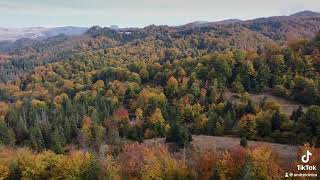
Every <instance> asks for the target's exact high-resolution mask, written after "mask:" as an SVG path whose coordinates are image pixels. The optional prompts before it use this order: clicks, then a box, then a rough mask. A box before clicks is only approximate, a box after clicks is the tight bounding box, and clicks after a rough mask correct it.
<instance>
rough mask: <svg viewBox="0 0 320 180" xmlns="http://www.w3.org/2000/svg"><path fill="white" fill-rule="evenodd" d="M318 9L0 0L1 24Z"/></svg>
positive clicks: (201, 2) (226, 0)
mask: <svg viewBox="0 0 320 180" xmlns="http://www.w3.org/2000/svg"><path fill="white" fill-rule="evenodd" d="M302 10H312V11H316V12H320V0H192V1H190V0H0V27H39V26H42V27H54V26H93V25H100V26H110V25H119V26H120V27H143V26H147V25H150V24H156V25H164V24H166V25H181V24H185V23H188V22H192V21H219V20H224V19H231V18H237V19H242V20H246V19H253V18H257V17H268V16H275V15H289V14H292V13H295V12H297V11H302Z"/></svg>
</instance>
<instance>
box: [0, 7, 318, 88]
mask: <svg viewBox="0 0 320 180" xmlns="http://www.w3.org/2000/svg"><path fill="white" fill-rule="evenodd" d="M319 30H320V16H319V14H317V13H312V14H310V13H309V14H306V13H303V12H301V13H300V14H298V13H297V14H294V15H292V16H280V17H270V18H259V19H255V20H248V21H239V20H226V21H221V22H214V23H210V22H207V23H206V22H203V23H191V24H187V25H182V26H176V27H170V26H154V25H151V26H148V27H145V28H123V29H121V28H120V29H110V28H101V27H92V28H90V29H89V30H88V32H87V33H85V34H84V35H79V36H76V37H69V36H66V35H59V36H55V37H50V38H48V39H45V40H31V39H25V38H24V39H20V40H17V41H15V42H5V41H3V42H0V69H1V72H0V75H1V76H0V82H6V81H8V80H12V79H14V78H15V77H17V76H19V75H21V74H23V73H24V72H30V71H31V70H32V69H33V68H34V67H36V66H39V65H44V64H47V63H51V62H56V61H61V60H66V59H68V58H70V57H71V56H73V55H75V54H77V53H83V52H86V51H89V52H90V51H94V50H108V49H109V48H115V47H118V48H127V49H128V48H129V49H136V48H138V46H150V47H148V48H149V49H148V50H147V52H146V53H149V54H145V55H144V56H143V57H138V58H144V59H147V60H149V59H152V61H157V62H159V61H160V62H162V61H161V60H163V59H164V57H165V56H170V54H173V55H177V56H176V57H175V58H186V57H198V56H199V55H204V54H207V53H212V52H219V51H223V50H226V49H243V50H257V49H263V48H264V47H266V46H269V45H272V44H281V45H282V44H288V43H294V42H296V41H298V40H301V39H310V38H312V37H313V36H314V35H315V34H316V33H317V32H318V31H319ZM154 48H157V49H159V50H158V52H149V51H156V50H155V49H154ZM131 51H132V50H131ZM165 53H166V54H165ZM135 55H137V54H128V56H129V57H128V58H132V57H131V56H134V57H133V58H135ZM167 58H168V57H167Z"/></svg>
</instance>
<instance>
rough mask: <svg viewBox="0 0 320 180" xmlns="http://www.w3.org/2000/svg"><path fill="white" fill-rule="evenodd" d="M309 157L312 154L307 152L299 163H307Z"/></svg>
mask: <svg viewBox="0 0 320 180" xmlns="http://www.w3.org/2000/svg"><path fill="white" fill-rule="evenodd" d="M310 156H312V153H311V152H310V151H308V150H307V154H305V155H303V156H301V161H302V162H303V163H307V162H309V160H310Z"/></svg>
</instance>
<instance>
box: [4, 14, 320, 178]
mask: <svg viewBox="0 0 320 180" xmlns="http://www.w3.org/2000/svg"><path fill="white" fill-rule="evenodd" d="M294 18H295V19H293V20H296V19H299V18H298V17H294ZM303 18H304V20H306V19H308V18H309V19H308V20H310V21H311V20H312V21H319V18H318V17H308V18H306V17H303ZM276 20H277V21H280V20H281V18H280V20H279V19H278V18H277V19H276ZM291 20H292V19H291ZM293 20H292V21H293ZM257 21H258V20H256V21H252V23H251V24H250V22H245V23H243V24H224V25H208V26H203V27H192V28H189V27H187V26H185V27H179V28H173V27H166V26H149V27H146V28H144V29H143V30H140V29H132V30H130V29H129V30H125V31H124V32H118V31H115V30H111V29H108V28H100V27H93V28H91V29H89V31H88V32H87V33H86V35H85V36H86V37H80V38H79V37H78V38H79V39H77V38H71V39H70V38H68V37H55V38H56V39H59V38H60V41H59V43H53V44H50V43H49V42H51V41H50V40H46V41H43V42H33V43H31V44H29V45H28V46H25V47H19V46H18V48H17V49H14V48H15V47H12V46H10V47H11V48H13V49H5V50H3V52H4V51H6V52H7V53H8V54H9V55H10V56H15V57H16V58H18V59H15V58H13V59H10V58H9V59H8V60H5V62H3V63H2V65H1V67H0V68H1V80H2V82H3V83H2V84H0V144H2V145H4V146H3V147H1V146H0V159H1V161H0V179H19V178H22V179H105V178H108V179H123V178H124V179H126V178H127V179H135V178H136V179H209V178H212V179H229V178H231V179H232V178H236V177H241V178H242V179H248V178H249V177H251V178H256V179H281V178H282V177H283V173H284V168H282V165H283V164H281V162H278V160H277V158H276V155H275V154H274V152H272V150H271V149H270V148H268V147H264V146H257V147H247V141H248V140H259V141H267V142H276V143H282V144H292V145H304V144H305V146H311V147H313V150H314V153H315V154H316V153H319V149H316V148H315V147H319V146H320V90H319V89H320V34H319V33H318V34H317V35H316V34H315V35H314V37H313V38H312V39H309V40H305V39H296V40H295V41H290V43H289V41H288V39H287V37H285V36H281V33H278V30H279V27H278V26H280V25H281V24H280V25H279V24H277V23H275V24H272V25H270V27H273V28H274V29H277V31H274V32H275V33H276V34H277V35H280V36H281V38H279V37H274V34H264V33H258V31H259V29H262V30H261V31H263V32H265V30H266V29H265V28H263V27H262V26H266V22H265V21H266V20H262V21H259V23H258V22H257ZM288 21H289V22H290V20H287V19H286V21H285V22H286V23H288ZM267 31H268V30H267ZM268 32H269V31H268ZM303 32H307V31H303ZM263 34H264V35H263ZM278 40H282V41H281V42H280V41H278ZM74 41H77V43H79V44H81V45H79V46H78V44H77V43H75V44H77V45H75V44H73V43H71V42H74ZM284 41H286V42H288V43H283V42H284ZM61 43H62V44H63V45H62V44H61ZM44 45H47V46H44ZM67 45H69V47H71V48H70V49H68V48H65V50H66V51H64V52H63V51H59V50H60V48H64V47H66V46H67ZM76 46H77V47H76ZM3 47H4V46H3ZM6 47H7V46H6ZM35 48H38V49H35ZM3 49H4V48H3ZM71 49H72V51H71ZM69 50H70V51H69ZM19 51H21V52H19ZM26 51H30V54H29V55H30V56H33V57H34V58H35V59H32V58H31V59H30V56H29V55H26V54H28V53H27V52H26ZM49 52H50V53H49ZM19 53H20V54H21V56H19V55H18V54H19ZM56 53H58V54H56ZM35 54H37V55H39V56H36V55H35ZM22 55H23V56H25V58H26V59H23V56H22ZM40 56H43V57H40ZM49 57H50V58H49ZM21 58H22V59H21ZM51 58H52V59H51ZM20 71H21V72H23V73H21V72H20ZM18 72H19V73H18ZM22 74H23V75H22ZM12 75H14V76H12ZM16 75H18V76H16ZM20 75H21V76H20ZM9 80H10V81H9ZM227 92H233V93H236V94H237V96H238V98H239V101H238V102H233V101H229V100H228V99H227V98H226V93H227ZM265 92H271V93H272V94H273V95H275V96H278V97H282V98H284V99H287V100H290V101H295V102H298V103H300V104H301V106H300V107H299V108H297V109H295V110H294V111H293V112H292V114H291V115H290V116H288V115H287V114H285V113H284V112H283V109H282V107H281V105H280V104H278V103H277V102H274V101H268V100H267V99H264V100H263V101H261V102H259V103H257V102H254V101H252V100H251V98H250V94H253V93H265ZM199 134H202V135H209V136H226V135H227V136H234V137H240V138H241V145H242V147H240V146H239V147H237V148H235V149H232V150H229V151H226V152H225V153H223V155H222V157H221V156H219V157H218V156H217V155H216V153H215V152H199V153H198V154H193V155H190V156H188V157H187V160H186V159H185V158H186V157H185V156H186V155H185V154H184V158H177V157H175V156H173V155H172V153H171V150H170V148H168V147H167V146H166V145H158V146H156V147H152V146H151V147H150V146H148V145H146V144H144V143H143V142H144V141H145V140H147V139H152V138H164V139H165V140H166V142H168V144H171V145H173V146H174V147H176V148H174V150H173V151H180V150H181V149H185V148H186V147H189V146H190V142H191V141H192V135H199ZM239 144H240V142H239ZM306 144H308V145H306ZM22 147H24V148H22ZM26 147H28V148H26ZM301 148H302V149H303V146H302V147H301ZM179 149H180V150H179ZM302 149H301V151H302ZM319 154H320V153H319ZM318 157H319V156H318ZM319 162H320V160H319V159H316V160H314V163H317V164H318V165H319Z"/></svg>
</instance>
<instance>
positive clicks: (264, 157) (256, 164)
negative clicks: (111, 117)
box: [0, 144, 320, 180]
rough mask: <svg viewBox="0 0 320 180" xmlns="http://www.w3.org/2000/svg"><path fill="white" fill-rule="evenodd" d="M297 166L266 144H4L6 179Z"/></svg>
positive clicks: (249, 175) (1, 163)
mask: <svg viewBox="0 0 320 180" xmlns="http://www.w3.org/2000/svg"><path fill="white" fill-rule="evenodd" d="M304 148H308V150H310V151H312V154H313V157H314V158H312V159H311V161H310V162H309V163H310V164H313V165H319V162H320V160H319V156H318V155H319V153H320V152H319V150H317V149H315V148H310V147H308V146H305V147H302V148H301V149H300V151H299V155H300V154H303V153H304V152H305V151H303V149H304ZM295 167H296V165H295V163H294V164H291V165H284V164H282V163H280V162H279V161H278V158H277V155H276V154H274V153H273V152H272V150H271V148H270V147H267V146H257V147H252V148H246V149H245V148H242V147H240V146H239V147H234V148H232V149H230V150H227V151H225V152H224V153H223V154H218V153H217V152H210V151H205V152H196V153H194V154H190V155H189V158H188V159H187V160H183V159H181V158H179V157H176V156H173V155H172V154H171V153H169V152H168V149H167V147H166V146H164V145H157V146H153V147H152V146H147V145H143V144H128V145H125V146H124V147H123V151H122V152H121V153H119V154H118V155H111V154H100V155H96V154H92V153H89V152H81V151H75V150H73V151H70V152H68V153H66V154H65V155H57V154H55V153H53V152H52V151H43V152H41V153H34V152H32V151H30V150H29V149H8V148H0V178H1V179H88V180H89V179H90V180H93V179H168V180H171V179H190V180H191V179H230V178H231V179H240V180H241V179H244V180H245V179H283V177H284V175H285V172H287V171H288V170H291V171H290V172H292V173H293V172H294V169H295ZM296 173H299V172H296ZM310 173H315V172H314V171H313V172H310Z"/></svg>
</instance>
